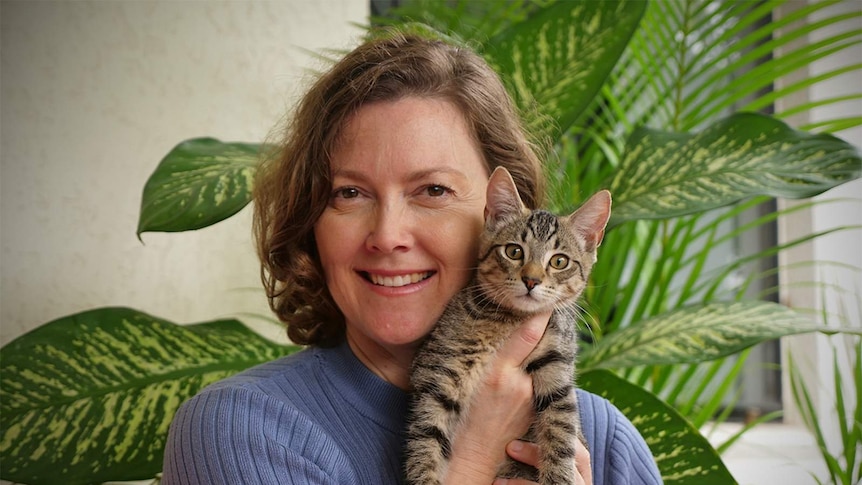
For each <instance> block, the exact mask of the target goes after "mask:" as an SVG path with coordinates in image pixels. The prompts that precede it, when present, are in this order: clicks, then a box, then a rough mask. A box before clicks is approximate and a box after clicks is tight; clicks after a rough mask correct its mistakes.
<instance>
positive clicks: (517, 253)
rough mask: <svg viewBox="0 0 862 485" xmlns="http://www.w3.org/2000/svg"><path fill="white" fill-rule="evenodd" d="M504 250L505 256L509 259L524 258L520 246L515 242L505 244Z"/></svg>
mask: <svg viewBox="0 0 862 485" xmlns="http://www.w3.org/2000/svg"><path fill="white" fill-rule="evenodd" d="M505 252H506V256H507V257H508V258H509V259H513V260H515V261H518V260H520V259H524V250H523V249H521V246H518V245H517V244H507V245H506V248H505Z"/></svg>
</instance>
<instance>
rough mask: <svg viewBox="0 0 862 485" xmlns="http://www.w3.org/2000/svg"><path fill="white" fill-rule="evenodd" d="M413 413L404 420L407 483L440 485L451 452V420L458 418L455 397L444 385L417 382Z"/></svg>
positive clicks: (452, 425) (458, 411)
mask: <svg viewBox="0 0 862 485" xmlns="http://www.w3.org/2000/svg"><path fill="white" fill-rule="evenodd" d="M414 399H416V401H415V402H414V403H413V406H412V411H411V412H412V413H413V415H412V416H411V418H410V419H409V420H408V423H409V425H408V427H407V440H406V447H405V478H406V483H407V485H440V484H441V483H442V480H443V476H444V474H445V473H446V470H447V468H448V464H449V459H450V458H451V455H452V434H453V431H454V423H455V422H457V420H458V419H459V413H460V406H459V405H458V404H457V398H456V397H454V396H448V395H447V392H446V389H445V386H444V388H442V389H441V388H440V386H439V385H438V384H437V383H434V382H427V381H426V382H425V383H422V382H420V383H419V388H417V390H416V393H415V395H414Z"/></svg>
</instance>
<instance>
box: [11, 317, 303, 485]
mask: <svg viewBox="0 0 862 485" xmlns="http://www.w3.org/2000/svg"><path fill="white" fill-rule="evenodd" d="M295 349H296V347H285V346H281V345H277V344H274V343H272V342H269V341H267V340H265V339H263V338H261V337H259V336H258V335H257V334H255V333H254V332H252V331H250V330H249V329H247V328H246V327H244V326H243V325H242V324H240V323H239V322H238V321H236V320H221V321H215V322H210V323H204V324H198V325H191V326H180V325H175V324H172V323H170V322H167V321H165V320H162V319H159V318H155V317H152V316H150V315H146V314H144V313H140V312H137V311H135V310H131V309H127V308H102V309H97V310H92V311H88V312H84V313H80V314H77V315H72V316H69V317H65V318H61V319H59V320H55V321H53V322H50V323H48V324H45V325H43V326H41V327H39V328H37V329H35V330H33V331H31V332H30V333H27V334H25V335H23V336H21V337H19V338H17V339H16V340H14V341H12V342H10V343H9V344H7V345H6V346H4V347H3V349H2V351H0V353H2V363H0V383H2V386H0V429H2V431H0V432H2V440H0V461H2V463H3V466H2V468H0V477H2V479H4V480H10V481H14V482H20V483H28V484H31V485H32V484H57V483H64V484H76V483H97V482H103V481H107V480H135V479H146V478H152V477H153V476H155V474H156V473H158V472H159V471H161V467H162V454H163V450H164V445H165V439H166V436H167V431H168V426H169V424H170V422H171V419H172V418H173V415H174V413H175V411H176V409H177V408H178V406H179V405H180V404H181V403H182V402H183V401H185V400H186V399H187V398H189V397H191V396H192V395H194V394H196V393H197V392H198V391H199V390H200V389H201V388H202V387H203V386H205V385H207V384H209V383H211V382H213V381H216V380H218V379H222V378H224V377H227V376H229V375H231V374H234V373H236V372H238V371H240V370H242V369H245V368H247V367H250V366H253V365H255V364H258V363H261V362H266V361H269V360H272V359H274V358H277V357H279V356H282V355H285V354H287V353H290V352H291V351H293V350H295Z"/></svg>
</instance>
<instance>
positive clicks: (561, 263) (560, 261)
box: [550, 254, 569, 269]
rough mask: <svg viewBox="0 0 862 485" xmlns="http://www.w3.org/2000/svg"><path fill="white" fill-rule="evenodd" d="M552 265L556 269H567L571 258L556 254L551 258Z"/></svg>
mask: <svg viewBox="0 0 862 485" xmlns="http://www.w3.org/2000/svg"><path fill="white" fill-rule="evenodd" d="M550 265H551V267H552V268H554V269H566V268H567V267H568V266H569V257H568V256H566V255H565V254H555V255H553V256H551V262H550Z"/></svg>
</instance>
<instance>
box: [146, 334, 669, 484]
mask: <svg viewBox="0 0 862 485" xmlns="http://www.w3.org/2000/svg"><path fill="white" fill-rule="evenodd" d="M578 392H579V394H578V399H579V403H580V407H581V420H582V422H583V424H584V434H585V436H586V438H587V441H588V443H589V446H590V456H591V459H592V467H593V483H594V484H595V485H623V484H632V485H636V484H645V485H646V484H650V485H651V484H660V483H661V479H660V478H659V473H658V469H657V468H656V466H655V462H654V460H653V458H652V455H651V454H650V452H649V449H648V448H647V445H646V443H645V442H644V441H643V439H642V438H641V437H640V435H639V434H638V433H637V431H636V430H635V428H634V426H632V424H631V422H629V421H628V420H627V419H626V418H625V417H624V416H623V415H622V414H621V413H620V412H619V411H618V410H617V409H616V408H615V407H613V406H612V405H611V404H610V403H609V402H608V401H606V400H604V399H602V398H600V397H598V396H595V395H593V394H589V393H586V392H582V391H578ZM406 410H407V394H406V393H405V392H404V391H402V390H400V389H398V388H397V387H395V386H393V385H391V384H389V383H388V382H386V381H384V380H382V379H380V378H379V377H377V376H376V375H375V374H373V373H372V372H371V371H369V370H368V369H367V368H365V366H363V365H362V364H361V363H360V362H359V360H357V359H356V357H355V356H354V355H353V353H352V352H351V350H350V347H348V346H347V345H346V344H343V345H341V346H339V347H335V348H331V349H321V348H308V349H306V350H303V351H301V352H299V353H296V354H293V355H291V356H288V357H284V358H281V359H278V360H275V361H272V362H269V363H266V364H263V365H260V366H257V367H254V368H252V369H249V370H247V371H245V372H243V373H241V374H237V375H236V376H233V377H230V378H228V379H225V380H223V381H220V382H217V383H215V384H213V385H211V386H209V387H207V388H206V389H204V390H203V391H201V392H200V393H199V394H198V395H196V396H195V397H193V398H192V399H190V400H189V401H187V402H186V403H184V404H183V405H182V407H181V408H180V410H179V411H178V412H177V414H176V416H175V417H174V420H173V423H172V424H171V428H170V433H169V436H168V443H167V447H166V450H165V463H164V472H163V477H162V482H161V483H162V485H177V484H195V485H197V484H200V485H221V484H225V485H228V484H229V485H235V484H351V485H353V484H355V485H387V484H398V483H402V481H401V460H400V450H401V447H402V436H403V435H402V427H403V424H404V418H405V414H406Z"/></svg>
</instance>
